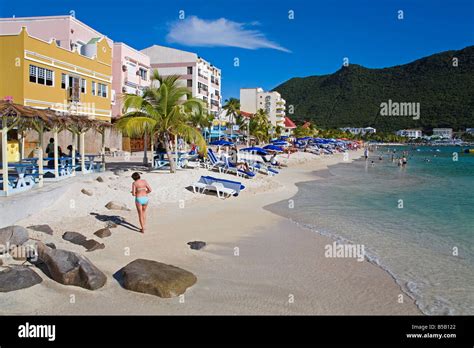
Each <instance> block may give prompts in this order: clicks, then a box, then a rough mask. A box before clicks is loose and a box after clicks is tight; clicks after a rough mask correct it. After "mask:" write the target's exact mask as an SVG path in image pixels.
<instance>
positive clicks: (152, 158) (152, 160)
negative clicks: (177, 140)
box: [150, 133, 155, 167]
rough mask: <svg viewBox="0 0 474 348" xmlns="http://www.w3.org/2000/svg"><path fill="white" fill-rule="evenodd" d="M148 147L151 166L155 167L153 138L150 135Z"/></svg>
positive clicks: (152, 135)
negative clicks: (149, 148)
mask: <svg viewBox="0 0 474 348" xmlns="http://www.w3.org/2000/svg"><path fill="white" fill-rule="evenodd" d="M150 145H151V146H150V147H151V166H152V167H153V166H154V165H155V136H154V134H153V133H151V136H150Z"/></svg>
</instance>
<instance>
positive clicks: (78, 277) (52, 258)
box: [37, 242, 107, 290]
mask: <svg viewBox="0 0 474 348" xmlns="http://www.w3.org/2000/svg"><path fill="white" fill-rule="evenodd" d="M37 251H38V259H39V260H38V261H39V263H40V264H42V267H44V268H45V269H46V270H47V273H48V275H49V276H50V277H51V278H52V279H53V280H55V281H57V282H58V283H61V284H64V285H73V286H80V287H81V288H84V289H88V290H96V289H99V288H101V287H102V286H104V284H105V283H106V281H107V277H106V276H105V274H104V273H103V272H101V271H100V270H99V269H98V268H97V267H96V266H94V264H92V262H91V261H90V260H89V259H88V258H86V257H85V256H82V255H80V254H77V253H75V252H72V251H67V250H62V249H51V248H50V247H48V246H46V245H44V244H43V243H41V242H38V243H37Z"/></svg>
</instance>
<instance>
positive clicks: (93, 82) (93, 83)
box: [91, 81, 95, 95]
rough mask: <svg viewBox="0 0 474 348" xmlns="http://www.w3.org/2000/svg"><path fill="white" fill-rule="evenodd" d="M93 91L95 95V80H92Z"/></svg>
mask: <svg viewBox="0 0 474 348" xmlns="http://www.w3.org/2000/svg"><path fill="white" fill-rule="evenodd" d="M91 91H92V95H95V81H92V88H91Z"/></svg>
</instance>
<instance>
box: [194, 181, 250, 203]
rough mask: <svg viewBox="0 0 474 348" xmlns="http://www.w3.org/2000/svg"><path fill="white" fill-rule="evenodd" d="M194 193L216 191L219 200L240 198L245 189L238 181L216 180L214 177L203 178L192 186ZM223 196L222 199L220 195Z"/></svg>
mask: <svg viewBox="0 0 474 348" xmlns="http://www.w3.org/2000/svg"><path fill="white" fill-rule="evenodd" d="M192 187H193V191H194V193H196V192H199V193H204V192H206V191H207V190H210V191H216V192H217V196H218V197H219V198H226V197H230V196H238V195H239V193H240V191H241V190H243V189H244V188H245V186H244V185H242V184H241V183H240V182H238V181H232V180H225V179H219V178H214V177H212V176H201V177H200V178H199V181H198V182H196V183H194V184H193V185H192ZM221 193H222V194H223V195H222V197H221V195H220V194H221Z"/></svg>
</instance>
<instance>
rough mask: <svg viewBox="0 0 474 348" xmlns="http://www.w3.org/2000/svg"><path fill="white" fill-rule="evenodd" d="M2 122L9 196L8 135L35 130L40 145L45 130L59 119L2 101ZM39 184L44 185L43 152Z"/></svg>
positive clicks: (0, 114) (39, 111)
mask: <svg viewBox="0 0 474 348" xmlns="http://www.w3.org/2000/svg"><path fill="white" fill-rule="evenodd" d="M0 121H1V129H2V174H3V181H4V182H3V191H4V194H5V195H8V155H7V133H8V131H9V130H11V129H13V128H15V127H16V128H17V129H18V130H19V131H20V132H23V131H24V130H27V129H35V130H36V131H37V132H38V133H39V135H40V144H41V146H42V142H43V140H42V139H43V136H42V135H43V132H44V130H45V129H50V128H51V127H54V124H55V123H57V121H58V117H57V116H56V115H55V114H54V113H53V112H52V111H50V110H40V109H36V108H32V107H28V106H23V105H20V104H15V103H13V102H12V101H9V100H0ZM38 165H39V171H38V172H39V184H40V186H42V185H43V152H42V151H40V158H39V163H38Z"/></svg>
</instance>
